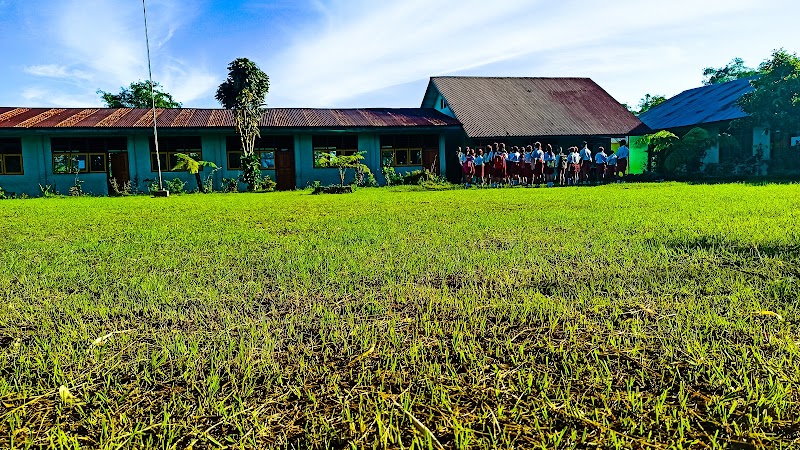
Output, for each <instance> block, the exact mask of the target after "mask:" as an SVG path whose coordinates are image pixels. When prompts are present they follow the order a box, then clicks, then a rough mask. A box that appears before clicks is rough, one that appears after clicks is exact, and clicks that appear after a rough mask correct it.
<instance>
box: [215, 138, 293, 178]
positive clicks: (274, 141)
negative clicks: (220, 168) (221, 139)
mask: <svg viewBox="0 0 800 450" xmlns="http://www.w3.org/2000/svg"><path fill="white" fill-rule="evenodd" d="M237 139H238V138H237ZM233 141H234V136H228V137H227V138H226V140H225V168H226V169H227V170H242V162H241V158H242V155H243V154H244V152H243V151H242V149H241V148H240V147H241V146H240V145H239V144H233V145H231V143H232V142H233ZM282 144H286V145H285V147H284V146H283V145H282ZM284 149H285V150H287V151H294V136H291V135H285V136H284V135H275V136H270V135H268V136H261V137H260V138H257V139H256V142H255V146H254V147H253V152H254V153H255V154H257V155H258V161H259V166H260V168H261V170H276V164H275V161H276V159H277V157H278V152H280V151H282V150H284ZM267 153H272V166H271V167H270V166H265V165H264V164H263V162H264V155H265V154H267ZM234 155H239V158H238V160H237V161H238V162H237V163H236V164H235V165H231V156H234Z"/></svg>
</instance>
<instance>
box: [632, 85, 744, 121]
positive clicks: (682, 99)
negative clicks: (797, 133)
mask: <svg viewBox="0 0 800 450" xmlns="http://www.w3.org/2000/svg"><path fill="white" fill-rule="evenodd" d="M752 79H753V78H745V79H741V80H735V81H729V82H727V83H721V84H712V85H711V86H703V87H699V88H695V89H689V90H688V91H684V92H682V93H680V94H678V95H676V96H675V97H672V98H671V99H669V100H667V101H665V102H664V103H662V104H660V105H658V106H656V107H655V108H652V109H650V110H648V111H647V112H645V113H644V114H642V115H641V116H640V117H639V118H640V119H642V122H644V123H645V124H646V125H647V126H648V127H650V128H651V129H653V130H666V129H670V128H679V127H686V126H692V125H701V124H705V123H713V122H722V121H726V120H733V119H741V118H743V117H747V114H745V112H744V111H742V108H740V107H739V105H737V104H736V101H737V100H739V99H740V98H741V97H742V95H744V94H746V93H748V92H752V91H753V87H752V86H750V80H752Z"/></svg>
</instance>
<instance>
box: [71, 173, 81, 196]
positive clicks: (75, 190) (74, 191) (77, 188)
mask: <svg viewBox="0 0 800 450" xmlns="http://www.w3.org/2000/svg"><path fill="white" fill-rule="evenodd" d="M78 173H79V172H78V171H75V182H74V183H73V184H72V186H70V188H69V195H71V196H72V197H80V196H82V195H84V194H83V183H84V180H81V179H80V177H79V176H78Z"/></svg>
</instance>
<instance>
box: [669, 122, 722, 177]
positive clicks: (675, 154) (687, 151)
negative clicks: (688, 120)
mask: <svg viewBox="0 0 800 450" xmlns="http://www.w3.org/2000/svg"><path fill="white" fill-rule="evenodd" d="M715 144H716V138H714V137H712V136H711V135H710V134H709V133H708V131H706V130H704V129H703V128H699V127H695V128H692V129H691V130H689V132H688V133H686V134H685V135H684V136H683V138H681V139H680V140H678V141H674V142H673V144H672V146H671V148H670V149H669V151H668V153H666V154H665V158H664V168H665V169H666V172H667V173H673V174H674V173H676V172H685V173H687V174H693V173H697V172H699V171H700V169H701V168H702V163H701V161H702V160H703V158H704V157H705V155H706V152H707V151H708V150H709V149H710V148H711V147H712V146H713V145H715Z"/></svg>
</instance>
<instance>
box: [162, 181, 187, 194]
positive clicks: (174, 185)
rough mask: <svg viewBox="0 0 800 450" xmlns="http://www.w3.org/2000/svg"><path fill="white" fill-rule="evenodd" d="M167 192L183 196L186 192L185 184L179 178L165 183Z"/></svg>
mask: <svg viewBox="0 0 800 450" xmlns="http://www.w3.org/2000/svg"><path fill="white" fill-rule="evenodd" d="M167 190H168V191H169V192H170V194H183V193H184V192H185V191H186V182H185V181H183V180H181V179H180V178H173V179H171V180H169V181H167Z"/></svg>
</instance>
